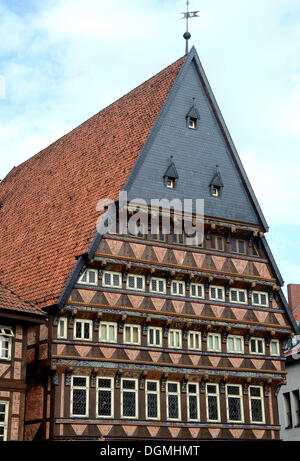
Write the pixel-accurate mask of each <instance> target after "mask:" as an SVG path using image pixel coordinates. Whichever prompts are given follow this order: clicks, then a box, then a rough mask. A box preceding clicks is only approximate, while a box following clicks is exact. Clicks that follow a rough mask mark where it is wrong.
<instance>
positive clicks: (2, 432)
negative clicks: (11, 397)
mask: <svg viewBox="0 0 300 461" xmlns="http://www.w3.org/2000/svg"><path fill="white" fill-rule="evenodd" d="M7 419H8V402H0V442H5V440H6V435H7Z"/></svg>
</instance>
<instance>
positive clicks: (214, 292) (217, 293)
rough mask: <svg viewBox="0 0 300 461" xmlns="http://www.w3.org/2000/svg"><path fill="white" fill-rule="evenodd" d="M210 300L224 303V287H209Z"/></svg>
mask: <svg viewBox="0 0 300 461" xmlns="http://www.w3.org/2000/svg"><path fill="white" fill-rule="evenodd" d="M209 298H210V299H212V300H213V301H224V300H225V290H224V287H218V286H212V285H211V286H210V287H209Z"/></svg>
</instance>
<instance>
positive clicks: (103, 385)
mask: <svg viewBox="0 0 300 461" xmlns="http://www.w3.org/2000/svg"><path fill="white" fill-rule="evenodd" d="M113 386H114V381H113V378H98V382H97V399H98V400H97V411H98V416H99V417H107V418H112V417H113V395H114V393H113V390H114V388H113Z"/></svg>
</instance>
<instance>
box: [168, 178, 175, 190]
mask: <svg viewBox="0 0 300 461" xmlns="http://www.w3.org/2000/svg"><path fill="white" fill-rule="evenodd" d="M166 187H167V189H175V179H173V178H167V179H166Z"/></svg>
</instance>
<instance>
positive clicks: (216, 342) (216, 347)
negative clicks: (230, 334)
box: [215, 336, 220, 350]
mask: <svg viewBox="0 0 300 461" xmlns="http://www.w3.org/2000/svg"><path fill="white" fill-rule="evenodd" d="M219 343H220V342H219V336H215V349H216V350H218V349H219V347H220V346H219Z"/></svg>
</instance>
